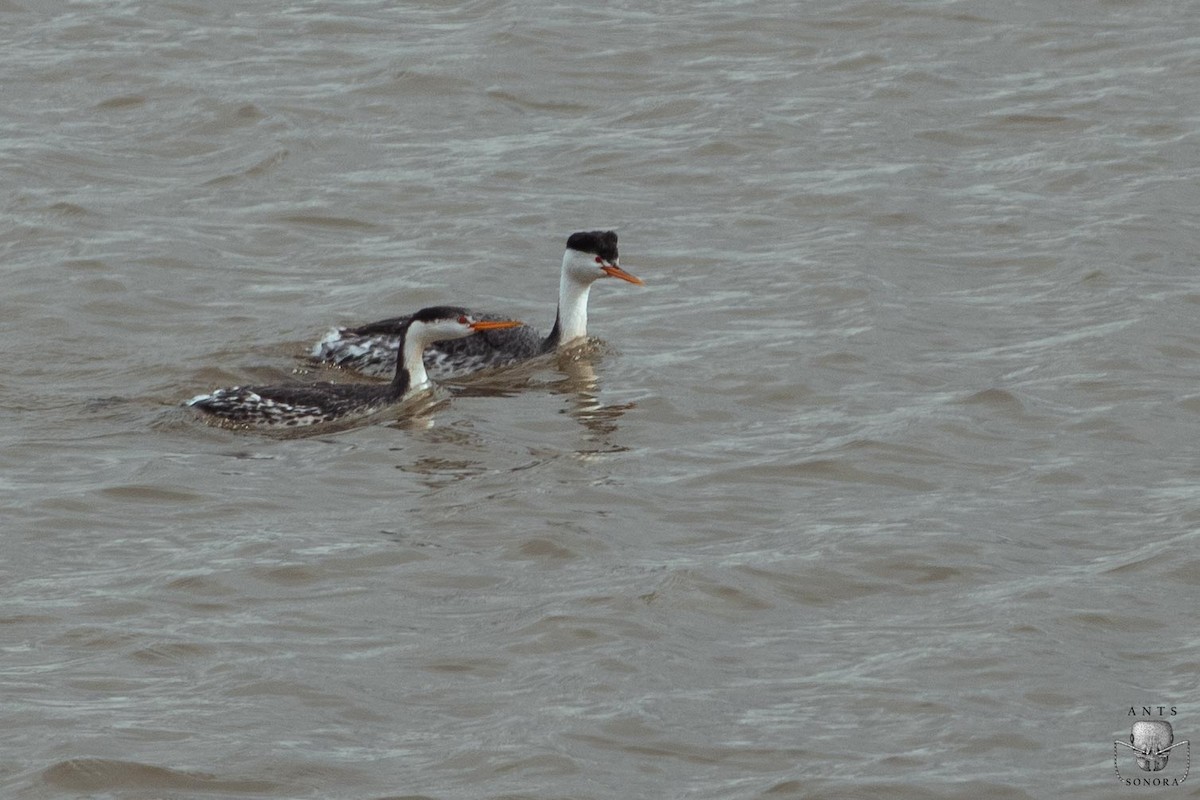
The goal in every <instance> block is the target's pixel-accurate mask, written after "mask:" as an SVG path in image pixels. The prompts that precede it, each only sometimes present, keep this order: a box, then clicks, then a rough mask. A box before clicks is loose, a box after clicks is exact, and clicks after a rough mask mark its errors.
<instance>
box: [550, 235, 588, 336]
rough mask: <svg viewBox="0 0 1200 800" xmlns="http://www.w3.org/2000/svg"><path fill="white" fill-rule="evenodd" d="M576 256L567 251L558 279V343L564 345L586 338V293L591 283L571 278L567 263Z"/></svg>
mask: <svg viewBox="0 0 1200 800" xmlns="http://www.w3.org/2000/svg"><path fill="white" fill-rule="evenodd" d="M577 257H578V256H577V255H575V254H574V252H573V251H571V250H568V251H567V252H566V254H565V255H564V256H563V270H562V275H561V276H560V277H559V279H558V332H559V338H558V341H559V343H560V344H566V343H567V342H569V341H571V340H573V339H579V338H581V337H584V336H587V304H588V292H590V291H591V290H592V284H591V282H590V281H589V282H587V283H583V282H581V281H579V280H578V279H576V278H573V277H572V276H571V274H570V270H569V269H568V262H570V261H571V260H572V259H573V258H577Z"/></svg>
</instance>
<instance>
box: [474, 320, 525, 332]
mask: <svg viewBox="0 0 1200 800" xmlns="http://www.w3.org/2000/svg"><path fill="white" fill-rule="evenodd" d="M524 324H525V323H524V322H519V321H517V320H515V319H481V320H478V321H476V322H472V323H471V329H472V330H476V331H494V330H498V329H500V328H519V327H521V326H522V325H524Z"/></svg>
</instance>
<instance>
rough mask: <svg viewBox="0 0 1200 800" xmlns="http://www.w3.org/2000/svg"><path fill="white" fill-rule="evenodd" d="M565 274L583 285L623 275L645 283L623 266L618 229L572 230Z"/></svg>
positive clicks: (624, 277) (622, 278) (627, 279)
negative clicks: (618, 244) (573, 231)
mask: <svg viewBox="0 0 1200 800" xmlns="http://www.w3.org/2000/svg"><path fill="white" fill-rule="evenodd" d="M563 277H565V278H570V279H571V280H572V281H574V282H575V283H578V284H580V285H582V286H589V285H591V283H592V282H593V281H597V280H599V279H600V278H620V279H621V280H623V281H629V282H630V283H634V284H637V285H638V286H643V285H644V284H643V283H642V279H641V278H637V277H635V276H633V275H630V274H629V273H628V272H626V271H625V270H623V269H621V257H620V256H619V255H618V254H617V233H616V231H579V232H578V233H572V234H571V236H570V238H568V239H567V252H566V253H564V254H563Z"/></svg>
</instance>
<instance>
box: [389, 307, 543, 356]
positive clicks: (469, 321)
mask: <svg viewBox="0 0 1200 800" xmlns="http://www.w3.org/2000/svg"><path fill="white" fill-rule="evenodd" d="M522 324H523V323H521V322H518V321H516V320H511V319H506V320H490V319H489V320H481V319H477V318H476V317H475V316H474V315H473V314H472V313H471V312H470V311H468V310H467V309H465V308H459V307H458V306H433V307H430V308H422V309H421V310H420V311H418V312H417V313H415V314H413V315H412V321H411V322H410V323H409V325H408V331H407V333H406V334H405V339H406V340H410V341H412V342H413V343H414V344H418V345H419V346H420V347H422V348H424V346H425V345H427V344H430V343H432V342H444V341H446V340H447V339H463V338H466V337H467V336H470V335H471V334H473V333H477V332H479V331H491V330H497V329H499V328H516V327H518V326H520V325H522Z"/></svg>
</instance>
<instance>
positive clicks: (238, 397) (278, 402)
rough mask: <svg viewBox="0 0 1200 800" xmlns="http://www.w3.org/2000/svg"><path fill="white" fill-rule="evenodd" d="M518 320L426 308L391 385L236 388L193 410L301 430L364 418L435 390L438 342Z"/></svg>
mask: <svg viewBox="0 0 1200 800" xmlns="http://www.w3.org/2000/svg"><path fill="white" fill-rule="evenodd" d="M521 324H522V323H520V322H517V321H515V320H495V319H488V320H481V319H479V318H478V316H476V315H474V314H472V313H471V312H470V311H467V310H466V309H465V308H457V307H454V306H437V307H434V308H423V309H421V310H420V311H418V312H417V313H415V314H413V315H412V316H411V317H407V318H406V319H405V322H404V324H403V325H402V326H400V328H399V330H398V331H397V332H396V335H395V337H394V341H395V342H396V344H395V345H394V349H395V351H396V352H395V353H393V356H392V358H393V359H395V362H394V363H395V371H396V375H395V378H393V380H392V382H391V383H390V384H387V385H381V384H361V383H329V382H328V381H323V382H320V383H295V384H286V385H278V386H234V387H233V388H231V389H218V390H216V391H215V392H213V393H212V394H201V395H197V396H196V397H193V398H192V399H191V400H188V401H187V403H186V404H185V405H188V406H190V407H192V408H194V409H196V410H198V411H201V412H204V413H205V414H208V415H211V416H213V417H215V418H217V419H219V420H220V421H222V422H226V423H231V424H233V425H247V426H251V425H252V426H270V427H300V426H303V425H316V424H318V423H322V422H330V421H333V420H337V419H342V418H345V417H349V416H363V415H366V414H371V413H373V412H375V411H379V410H380V409H382V408H384V407H386V406H389V405H393V404H395V403H399V402H400V401H402V400H405V399H407V398H408V397H411V396H412V395H414V394H417V393H419V392H421V391H422V390H424V389H427V388H429V386H430V381H429V375H428V374H427V373H426V371H425V364H424V362H423V361H422V359H421V353H422V351H423V350H424V349H425V348H426V347H428V346H429V345H430V344H432V343H433V342H441V341H445V340H447V339H462V338H465V337H468V336H471V335H472V334H475V333H479V332H480V331H494V330H503V329H505V328H516V327H518V326H520V325H521Z"/></svg>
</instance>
